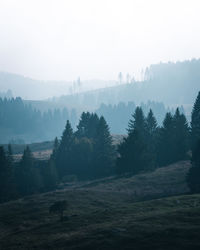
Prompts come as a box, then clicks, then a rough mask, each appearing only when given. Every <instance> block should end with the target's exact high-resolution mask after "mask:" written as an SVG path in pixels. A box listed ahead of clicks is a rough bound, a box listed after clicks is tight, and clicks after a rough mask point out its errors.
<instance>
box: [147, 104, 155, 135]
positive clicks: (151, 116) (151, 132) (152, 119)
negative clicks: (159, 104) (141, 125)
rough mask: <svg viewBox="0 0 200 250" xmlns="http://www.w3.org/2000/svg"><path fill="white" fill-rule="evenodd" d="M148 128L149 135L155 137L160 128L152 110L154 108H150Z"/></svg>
mask: <svg viewBox="0 0 200 250" xmlns="http://www.w3.org/2000/svg"><path fill="white" fill-rule="evenodd" d="M146 128H147V133H148V136H150V137H154V136H155V134H156V131H157V128H158V125H157V121H156V118H155V116H154V114H153V112H152V110H151V109H150V110H149V113H148V115H147V118H146Z"/></svg>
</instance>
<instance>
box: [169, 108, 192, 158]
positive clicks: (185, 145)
mask: <svg viewBox="0 0 200 250" xmlns="http://www.w3.org/2000/svg"><path fill="white" fill-rule="evenodd" d="M173 122H174V133H173V135H172V136H173V144H174V157H173V160H174V161H180V160H184V159H186V154H187V151H188V149H189V127H188V123H187V120H186V117H185V115H184V114H180V111H179V109H178V108H177V109H176V112H175V115H174V117H173Z"/></svg>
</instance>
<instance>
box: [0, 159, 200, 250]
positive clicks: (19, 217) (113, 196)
mask: <svg viewBox="0 0 200 250" xmlns="http://www.w3.org/2000/svg"><path fill="white" fill-rule="evenodd" d="M189 167H190V165H189V163H188V162H180V163H179V164H175V165H171V166H169V167H166V168H161V169H158V170H156V171H154V172H152V173H146V174H140V175H136V176H133V177H128V176H127V177H123V178H118V179H114V178H111V179H110V180H108V178H105V179H102V180H98V182H97V181H96V182H95V181H90V182H81V183H80V182H78V183H76V184H72V185H71V186H70V185H68V187H65V188H64V189H61V190H57V191H54V192H49V193H44V194H38V195H32V196H27V197H25V198H22V199H19V200H16V201H11V202H7V203H4V204H2V205H0V223H1V224H0V227H1V234H0V235H1V236H0V244H1V247H2V249H12V250H13V249H113V250H114V249H170V250H171V249H199V247H200V242H199V240H198V235H199V233H200V195H199V194H196V195H188V194H184V193H187V192H188V188H187V185H186V182H184V179H185V174H186V173H187V171H188V169H189ZM155 183H156V184H157V186H154V185H155ZM150 186H151V187H152V188H151V189H150V190H148V189H149V187H150ZM118 187H119V189H120V190H118ZM136 187H137V188H138V190H140V193H138V194H137V193H135V190H136ZM170 187H171V188H172V187H173V192H171V194H169V193H168V194H167V193H166V190H170ZM157 190H162V191H163V193H162V195H161V192H160V193H159V192H157ZM147 191H148V192H147ZM171 191H172V189H171ZM142 192H144V193H143V194H142ZM146 192H147V193H146ZM181 193H182V195H180V194H181ZM147 194H148V196H146V195H147ZM165 194H167V195H170V197H167V198H158V197H161V196H165ZM177 194H179V196H177ZM149 197H154V198H155V199H153V200H147V199H148V198H149ZM63 200H67V202H68V208H67V211H66V212H64V213H63V216H64V217H65V216H67V218H68V220H63V221H62V222H59V221H58V218H57V216H52V215H51V214H49V208H50V207H51V206H52V204H58V203H59V202H62V201H63ZM13 211H15V212H14V213H13Z"/></svg>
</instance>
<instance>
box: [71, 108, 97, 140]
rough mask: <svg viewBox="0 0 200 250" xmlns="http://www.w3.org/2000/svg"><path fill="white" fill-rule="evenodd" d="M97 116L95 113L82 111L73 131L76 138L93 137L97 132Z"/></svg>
mask: <svg viewBox="0 0 200 250" xmlns="http://www.w3.org/2000/svg"><path fill="white" fill-rule="evenodd" d="M98 123H99V117H98V116H97V114H93V113H92V114H91V113H89V112H87V113H85V112H83V113H82V115H81V119H80V121H79V124H78V126H77V131H76V133H75V135H76V137H77V138H82V137H87V138H90V139H94V138H95V137H96V134H97V126H98Z"/></svg>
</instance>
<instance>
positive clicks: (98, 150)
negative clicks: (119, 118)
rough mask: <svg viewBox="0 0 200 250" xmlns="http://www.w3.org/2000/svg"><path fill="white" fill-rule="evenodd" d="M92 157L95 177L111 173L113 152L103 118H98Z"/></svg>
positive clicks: (106, 125)
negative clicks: (93, 158)
mask: <svg viewBox="0 0 200 250" xmlns="http://www.w3.org/2000/svg"><path fill="white" fill-rule="evenodd" d="M94 157H95V162H94V167H95V169H96V170H95V175H96V177H102V176H108V175H110V174H112V173H113V165H114V158H115V152H114V147H113V145H112V137H111V135H110V131H109V127H108V124H107V123H106V121H105V119H104V117H103V116H101V117H100V119H99V124H98V126H97V136H96V139H95V141H94Z"/></svg>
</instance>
